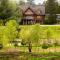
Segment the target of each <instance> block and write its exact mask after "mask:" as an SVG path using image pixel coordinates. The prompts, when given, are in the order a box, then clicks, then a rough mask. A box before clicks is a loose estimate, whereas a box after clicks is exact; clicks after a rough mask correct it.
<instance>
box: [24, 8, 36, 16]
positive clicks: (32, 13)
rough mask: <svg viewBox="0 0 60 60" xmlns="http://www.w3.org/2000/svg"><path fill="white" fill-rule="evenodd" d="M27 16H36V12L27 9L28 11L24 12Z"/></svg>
mask: <svg viewBox="0 0 60 60" xmlns="http://www.w3.org/2000/svg"><path fill="white" fill-rule="evenodd" d="M24 14H25V15H34V14H35V13H34V11H33V10H32V9H31V8H28V9H26V11H25V12H24Z"/></svg>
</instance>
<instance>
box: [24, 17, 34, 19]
mask: <svg viewBox="0 0 60 60" xmlns="http://www.w3.org/2000/svg"><path fill="white" fill-rule="evenodd" d="M25 19H34V17H33V16H26V17H25Z"/></svg>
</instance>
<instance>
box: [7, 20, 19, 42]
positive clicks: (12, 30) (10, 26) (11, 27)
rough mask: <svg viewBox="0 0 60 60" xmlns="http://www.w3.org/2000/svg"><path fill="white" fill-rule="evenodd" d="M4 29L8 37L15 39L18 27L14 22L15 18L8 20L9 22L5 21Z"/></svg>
mask: <svg viewBox="0 0 60 60" xmlns="http://www.w3.org/2000/svg"><path fill="white" fill-rule="evenodd" d="M6 28H7V29H6V30H7V31H8V32H7V34H8V38H9V39H10V40H11V41H13V40H14V39H16V37H17V33H18V31H17V28H18V24H17V23H16V21H15V20H10V21H9V22H7V23H6Z"/></svg>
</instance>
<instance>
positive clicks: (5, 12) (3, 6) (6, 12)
mask: <svg viewBox="0 0 60 60" xmlns="http://www.w3.org/2000/svg"><path fill="white" fill-rule="evenodd" d="M12 15H13V11H12V9H11V8H10V7H9V6H8V0H0V20H3V21H4V23H5V21H6V20H7V19H8V18H10V17H11V16H12Z"/></svg>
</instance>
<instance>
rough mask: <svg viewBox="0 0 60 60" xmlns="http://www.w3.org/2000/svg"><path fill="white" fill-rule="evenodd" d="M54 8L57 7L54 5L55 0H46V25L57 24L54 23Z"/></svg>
mask: <svg viewBox="0 0 60 60" xmlns="http://www.w3.org/2000/svg"><path fill="white" fill-rule="evenodd" d="M56 8H57V5H56V3H55V0H53V1H52V0H47V3H46V12H47V14H48V20H47V24H55V23H57V21H56Z"/></svg>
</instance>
